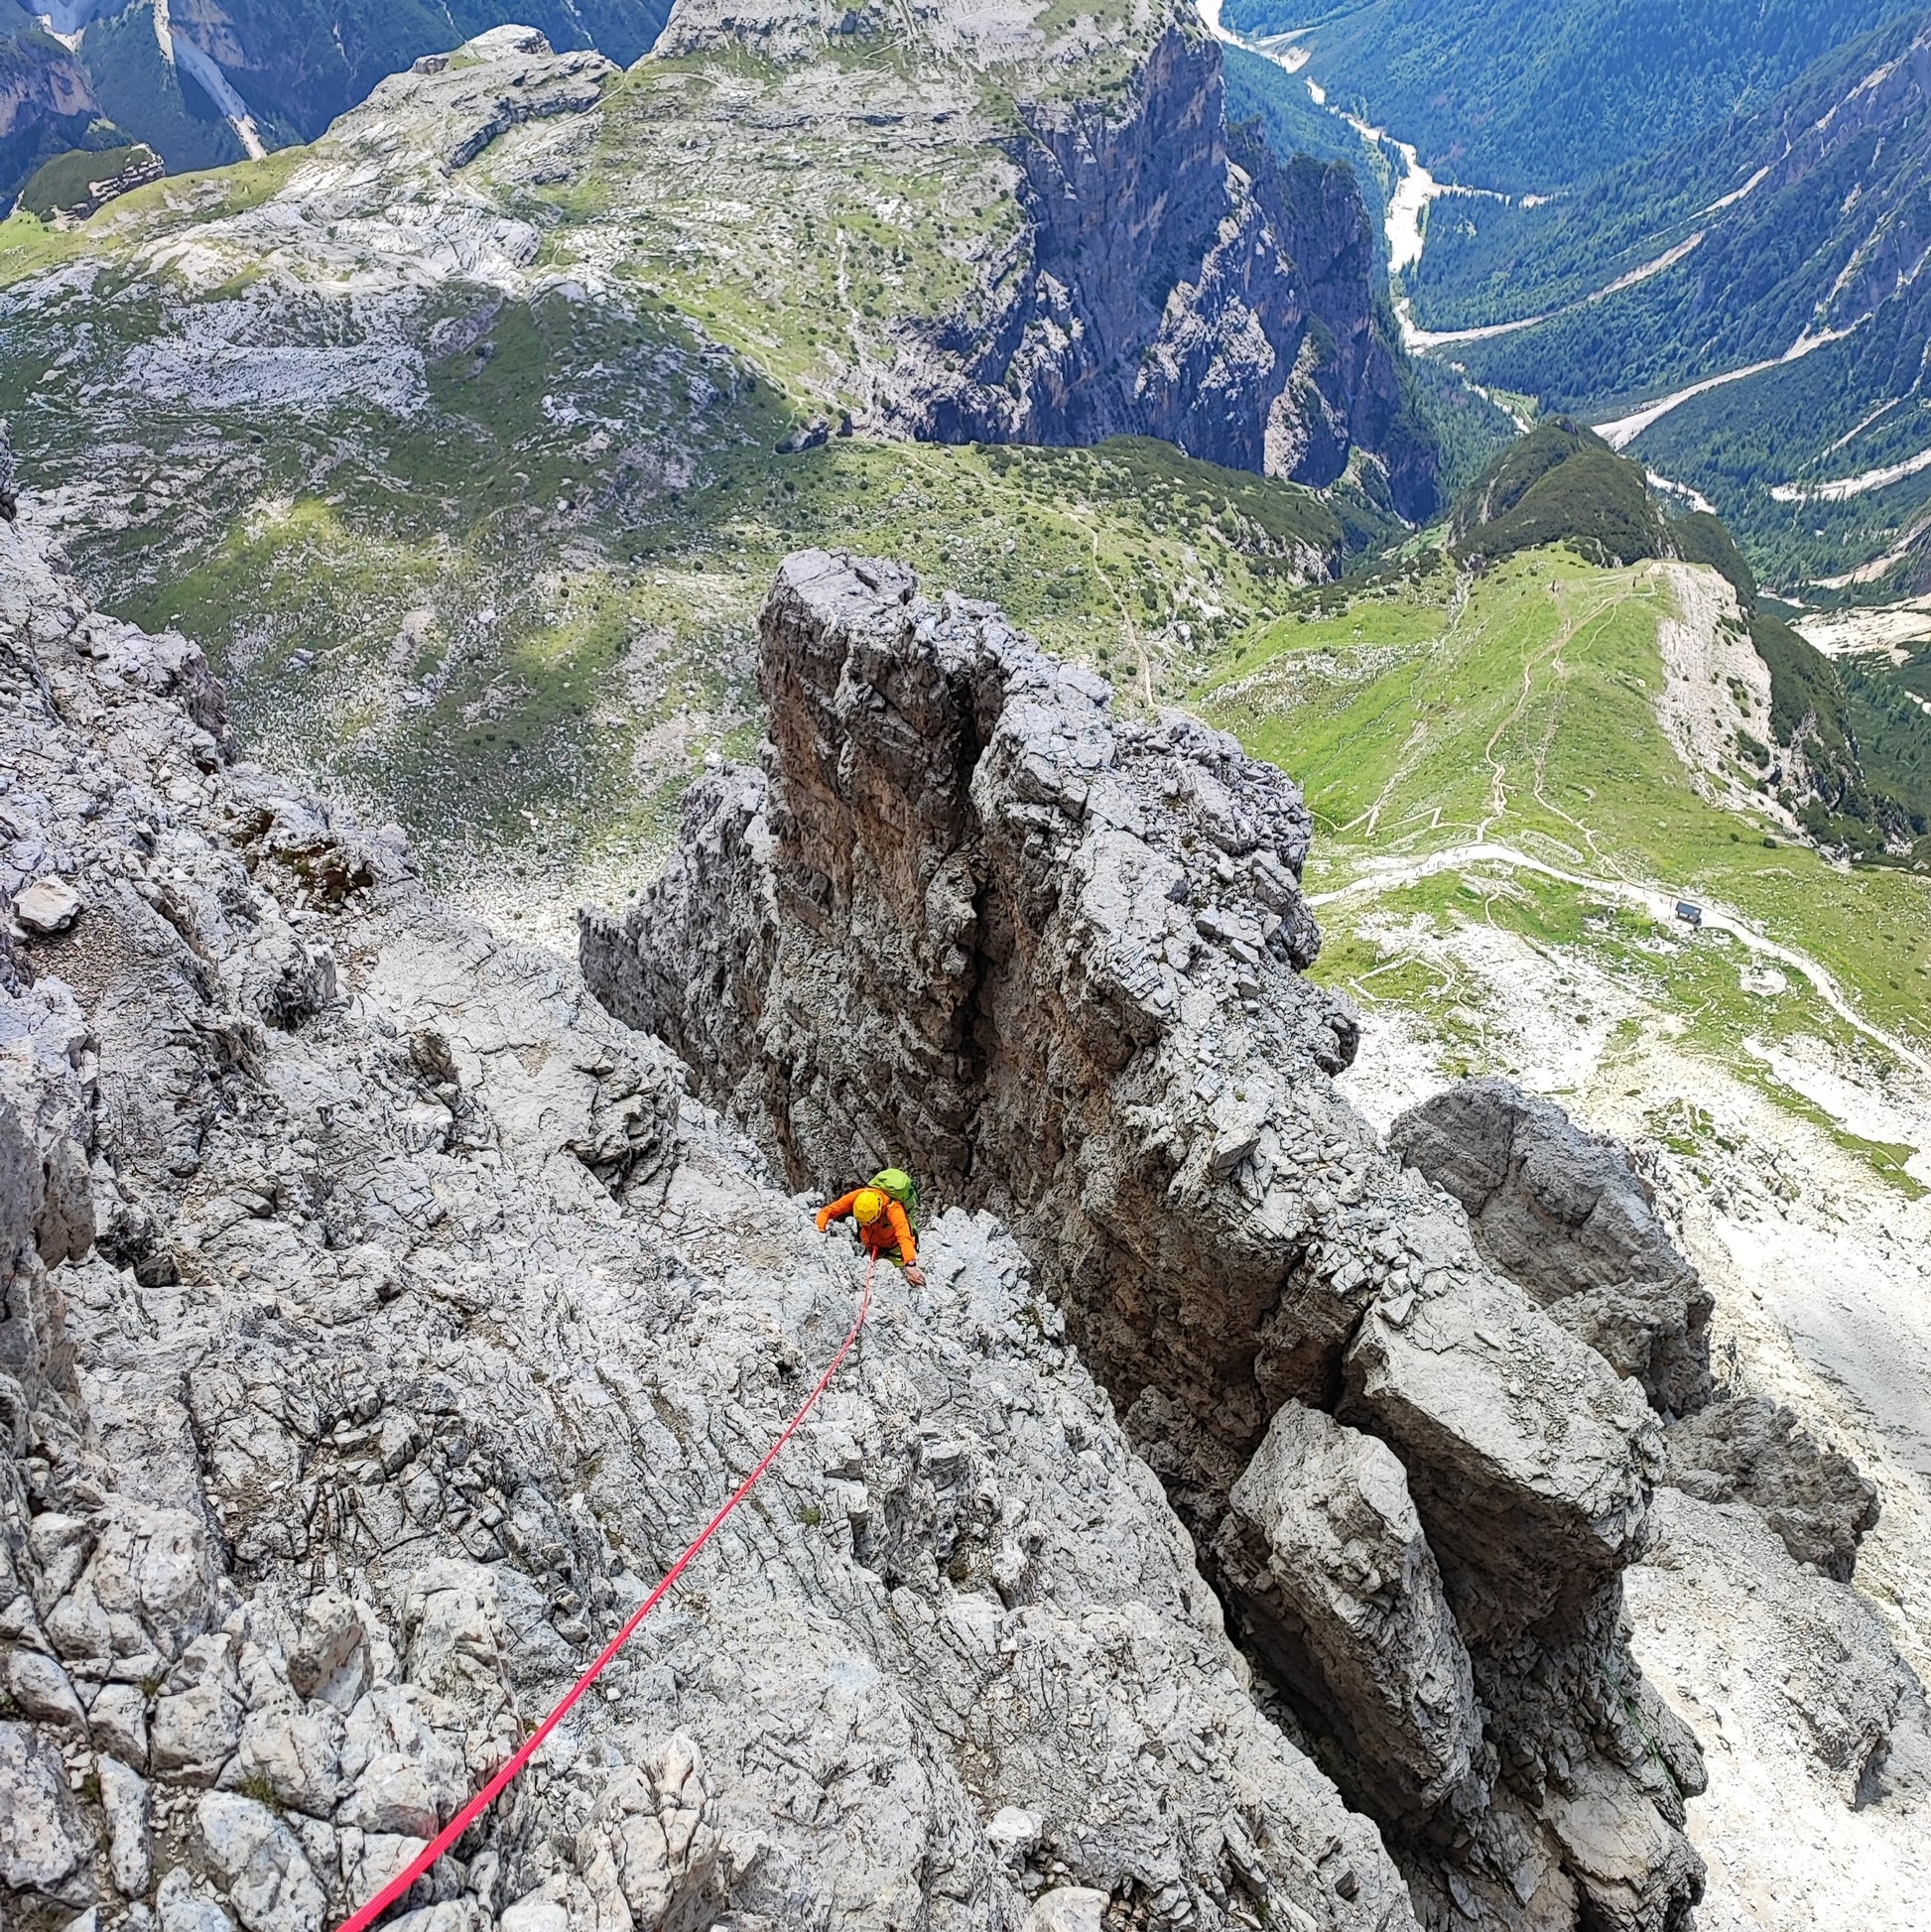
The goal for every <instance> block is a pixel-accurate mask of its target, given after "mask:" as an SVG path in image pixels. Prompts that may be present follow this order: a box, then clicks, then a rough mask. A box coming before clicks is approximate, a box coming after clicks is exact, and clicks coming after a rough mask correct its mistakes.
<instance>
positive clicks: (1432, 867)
mask: <svg viewBox="0 0 1931 1932" xmlns="http://www.w3.org/2000/svg"><path fill="white" fill-rule="evenodd" d="M1483 864H1487V865H1508V866H1513V867H1514V868H1516V869H1517V870H1518V871H1524V872H1535V873H1537V874H1539V875H1540V876H1541V877H1543V878H1547V879H1554V880H1555V881H1556V882H1557V883H1558V884H1561V885H1573V886H1579V887H1581V888H1582V889H1583V890H1584V891H1586V892H1600V893H1602V894H1603V895H1605V896H1606V897H1608V898H1612V899H1618V900H1620V901H1621V902H1622V903H1623V904H1625V905H1631V906H1634V907H1636V908H1638V909H1639V910H1641V911H1644V912H1647V913H1648V914H1649V915H1650V917H1651V918H1653V919H1655V920H1657V921H1658V922H1659V923H1661V924H1664V925H1667V924H1668V923H1669V922H1670V920H1671V919H1672V918H1673V917H1674V916H1675V911H1676V906H1677V902H1678V900H1679V898H1680V897H1681V896H1683V895H1680V894H1678V893H1675V892H1670V891H1665V890H1663V889H1662V888H1661V887H1658V886H1649V885H1639V884H1637V883H1635V882H1634V881H1632V880H1629V879H1605V878H1594V877H1592V876H1591V875H1590V874H1589V873H1587V872H1572V871H1569V870H1567V869H1565V868H1564V867H1562V866H1560V865H1551V864H1550V863H1549V862H1548V860H1547V859H1541V858H1534V857H1531V856H1530V854H1529V853H1527V852H1524V851H1519V850H1517V849H1516V847H1515V846H1513V845H1504V844H1501V843H1499V842H1497V841H1496V840H1494V839H1489V838H1479V839H1476V840H1474V841H1472V842H1471V843H1469V844H1466V845H1451V846H1449V847H1448V848H1446V849H1445V850H1443V851H1438V852H1430V853H1429V854H1428V855H1427V856H1426V857H1424V858H1384V859H1383V858H1371V859H1368V860H1366V861H1364V862H1363V864H1362V867H1361V871H1360V873H1359V874H1358V876H1356V877H1354V878H1352V879H1351V880H1350V881H1349V882H1348V883H1347V884H1346V885H1340V886H1336V887H1335V888H1334V889H1333V890H1332V891H1328V892H1313V893H1310V894H1309V895H1308V904H1309V905H1311V906H1328V905H1335V904H1338V903H1339V902H1341V901H1342V900H1346V899H1356V898H1371V897H1379V896H1380V895H1381V894H1382V893H1385V892H1393V891H1397V890H1399V889H1400V888H1401V887H1402V886H1405V885H1414V884H1416V883H1417V882H1419V881H1420V880H1422V879H1428V878H1433V877H1435V876H1436V874H1437V873H1440V872H1451V871H1458V870H1460V869H1461V868H1462V867H1463V866H1466V865H1483ZM1698 903H1699V904H1700V905H1702V908H1703V924H1704V925H1705V926H1706V927H1708V928H1710V929H1711V930H1713V931H1716V932H1720V933H1728V934H1729V935H1730V937H1731V938H1733V939H1735V940H1738V942H1740V943H1741V945H1742V946H1743V948H1744V950H1745V951H1747V952H1750V953H1753V954H1756V955H1757V956H1758V957H1760V958H1762V959H1766V960H1774V961H1775V962H1776V963H1777V964H1778V965H1780V966H1788V967H1790V969H1791V970H1792V971H1793V972H1798V973H1801V974H1802V975H1803V977H1804V978H1805V979H1807V980H1808V981H1809V982H1810V985H1811V987H1812V988H1813V990H1814V991H1815V992H1816V994H1817V996H1818V998H1820V999H1821V1000H1822V1001H1823V1002H1824V1004H1825V1005H1826V1006H1828V1007H1829V1008H1830V1009H1831V1011H1832V1012H1833V1013H1835V1014H1836V1015H1837V1017H1838V1018H1839V1019H1841V1020H1842V1021H1843V1022H1844V1023H1845V1025H1846V1026H1848V1027H1850V1028H1851V1029H1852V1030H1853V1031H1854V1032H1857V1033H1861V1034H1863V1035H1864V1037H1865V1038H1866V1039H1867V1040H1869V1041H1871V1042H1872V1043H1873V1044H1875V1045H1877V1046H1880V1047H1882V1048H1883V1049H1884V1051H1885V1052H1886V1053H1892V1054H1895V1055H1896V1056H1897V1058H1898V1059H1900V1060H1902V1061H1904V1062H1905V1063H1906V1064H1907V1065H1908V1066H1910V1067H1912V1068H1914V1069H1915V1070H1916V1071H1917V1072H1918V1073H1919V1074H1921V1075H1923V1076H1924V1077H1925V1078H1926V1079H1927V1080H1931V1060H1926V1059H1925V1057H1924V1056H1923V1055H1922V1054H1920V1053H1919V1052H1918V1051H1917V1050H1916V1049H1915V1048H1913V1047H1911V1046H1908V1045H1907V1044H1906V1043H1905V1042H1904V1041H1903V1040H1901V1039H1899V1038H1898V1037H1897V1035H1896V1034H1894V1033H1887V1032H1885V1030H1884V1029H1883V1028H1882V1027H1880V1026H1873V1025H1872V1024H1871V1023H1870V1022H1869V1021H1868V1020H1867V1019H1865V1018H1864V1017H1863V1015H1861V1014H1860V1013H1859V1012H1858V1011H1857V1010H1856V1009H1855V1008H1854V1007H1853V1006H1852V1005H1851V1003H1850V1001H1849V1000H1847V999H1846V998H1845V997H1844V994H1843V992H1842V991H1841V990H1840V989H1839V987H1838V983H1837V980H1836V978H1835V976H1834V975H1833V974H1832V973H1831V971H1830V969H1829V968H1828V967H1826V966H1819V965H1818V963H1817V962H1816V961H1815V960H1813V959H1811V958H1810V957H1809V955H1808V954H1804V953H1799V952H1798V951H1797V950H1796V949H1795V948H1794V947H1789V946H1784V945H1781V944H1779V943H1778V942H1777V941H1776V940H1773V939H1768V938H1766V937H1765V936H1764V935H1763V934H1761V933H1759V932H1757V931H1756V930H1755V929H1754V928H1753V927H1751V926H1749V925H1747V924H1745V922H1744V921H1743V920H1742V919H1741V918H1739V917H1738V915H1736V914H1735V913H1729V912H1725V911H1723V910H1722V909H1721V908H1720V907H1715V906H1712V905H1709V904H1707V903H1705V902H1703V901H1699V902H1698Z"/></svg>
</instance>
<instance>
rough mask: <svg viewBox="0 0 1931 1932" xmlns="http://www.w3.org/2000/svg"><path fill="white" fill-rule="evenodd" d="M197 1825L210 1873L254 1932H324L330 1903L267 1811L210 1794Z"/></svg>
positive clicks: (198, 1809)
mask: <svg viewBox="0 0 1931 1932" xmlns="http://www.w3.org/2000/svg"><path fill="white" fill-rule="evenodd" d="M194 1824H195V1830H196V1833H197V1835H198V1837H199V1841H200V1846H201V1850H202V1853H203V1855H204V1856H205V1858H206V1860H207V1864H208V1868H209V1869H210V1870H211V1871H212V1872H213V1873H214V1875H215V1878H216V1880H217V1882H218V1883H219V1884H220V1885H221V1888H222V1890H223V1891H224V1892H226V1894H227V1898H228V1903H229V1905H230V1906H231V1907H232V1908H233V1911H234V1915H235V1916H236V1917H237V1918H238V1919H239V1920H240V1921H241V1923H242V1924H243V1925H244V1926H246V1927H247V1929H248V1932H322V1917H323V1914H324V1913H325V1912H326V1910H327V1900H326V1898H325V1897H324V1896H323V1894H322V1887H321V1885H319V1884H318V1883H317V1882H316V1875H315V1873H314V1871H312V1870H311V1869H310V1867H309V1861H308V1859H307V1858H306V1857H304V1856H303V1852H302V1847H301V1845H300V1844H299V1843H298V1842H297V1840H296V1837H295V1834H294V1833H293V1832H291V1831H290V1830H289V1828H288V1827H287V1826H286V1825H285V1824H283V1823H282V1821H281V1820H280V1819H278V1818H277V1817H276V1816H275V1814H274V1813H273V1812H272V1811H270V1810H269V1809H268V1808H267V1806H265V1805H261V1804H257V1803H256V1802H255V1800H254V1799H252V1798H243V1797H239V1796H237V1795H236V1794H235V1793H233V1792H230V1791H210V1792H207V1793H206V1794H205V1795H204V1796H203V1797H202V1798H201V1800H200V1802H199V1804H197V1805H196V1806H195V1808H194Z"/></svg>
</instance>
